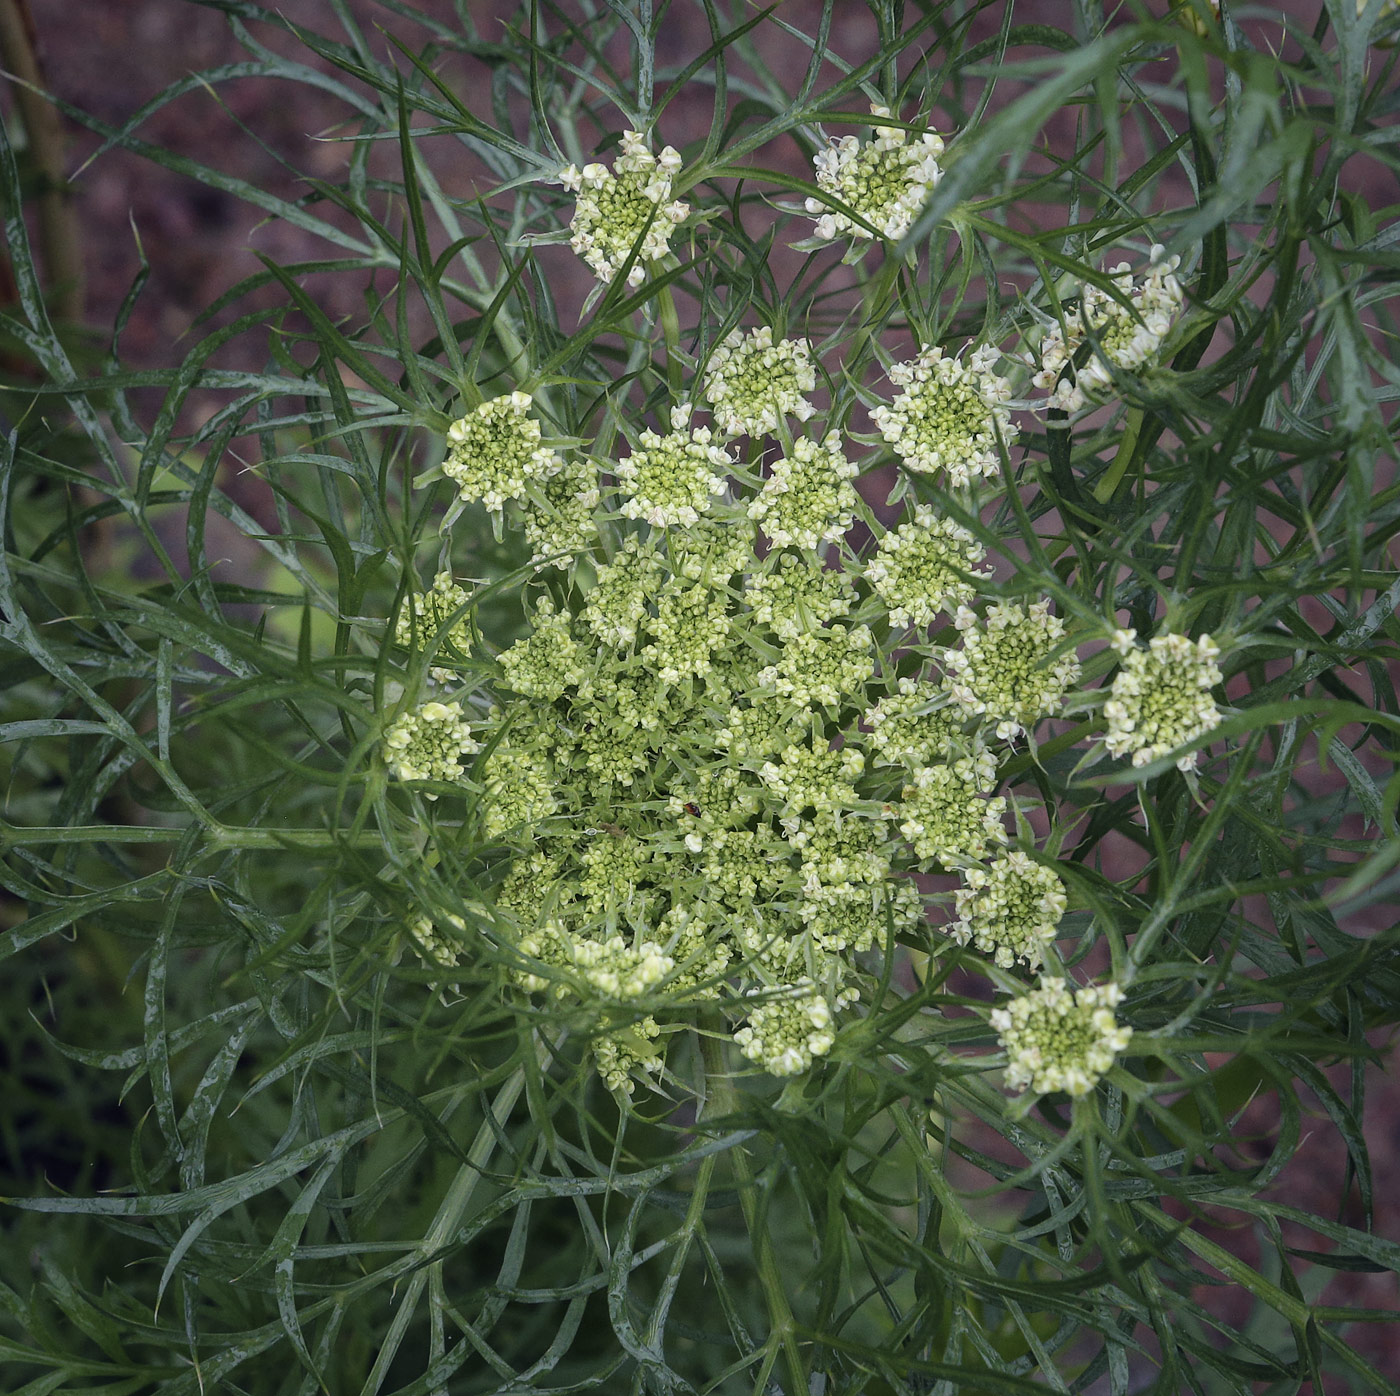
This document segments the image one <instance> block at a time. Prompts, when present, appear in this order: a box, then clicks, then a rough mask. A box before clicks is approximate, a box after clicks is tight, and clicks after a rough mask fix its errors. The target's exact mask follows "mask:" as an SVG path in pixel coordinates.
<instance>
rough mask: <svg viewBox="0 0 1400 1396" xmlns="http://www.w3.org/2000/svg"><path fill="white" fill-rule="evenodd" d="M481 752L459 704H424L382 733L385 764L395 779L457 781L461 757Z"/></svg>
mask: <svg viewBox="0 0 1400 1396" xmlns="http://www.w3.org/2000/svg"><path fill="white" fill-rule="evenodd" d="M480 750H481V744H480V743H479V742H477V741H476V740H474V739H473V737H472V734H471V726H470V724H469V723H468V722H467V720H466V718H464V717H463V716H462V705H461V704H460V703H438V702H430V703H424V704H423V705H422V706H421V707H418V708H415V709H414V710H413V711H412V712H410V713H405V714H404V715H403V716H402V717H401V718H399V719H398V721H396V722H394V723H392V724H391V725H390V726H389V728H388V730H387V731H386V732H385V733H384V761H385V764H386V765H387V766H388V768H389V773H390V775H392V776H394V777H395V778H396V779H398V780H448V781H452V780H457V779H458V778H459V777H460V776H461V774H462V772H463V770H464V769H465V768H464V766H463V764H462V757H464V756H470V755H473V754H474V753H476V752H478V751H480ZM429 798H430V799H432V798H435V797H433V796H429Z"/></svg>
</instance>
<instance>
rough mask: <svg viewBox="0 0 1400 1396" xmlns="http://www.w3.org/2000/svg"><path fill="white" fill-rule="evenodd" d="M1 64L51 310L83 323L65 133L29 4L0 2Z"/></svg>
mask: <svg viewBox="0 0 1400 1396" xmlns="http://www.w3.org/2000/svg"><path fill="white" fill-rule="evenodd" d="M0 59H3V61H4V65H5V68H6V70H7V71H8V72H9V73H10V74H12V77H11V86H12V88H13V91H14V100H15V106H16V107H17V108H18V109H19V115H20V119H21V120H22V122H23V123H24V134H25V137H26V138H27V140H28V142H29V151H30V155H31V157H32V159H33V162H34V167H35V169H36V171H37V173H38V176H39V191H38V193H37V194H36V196H35V199H34V206H35V209H36V211H37V214H38V222H39V246H40V247H41V248H42V249H43V255H44V271H45V272H46V273H47V276H48V282H49V290H50V292H51V293H52V298H53V299H52V304H53V308H54V311H55V314H56V317H57V318H58V319H59V320H64V321H67V322H68V323H70V324H77V323H78V322H79V321H80V320H81V319H82V318H83V253H82V244H81V241H80V239H79V237H78V220H77V217H76V216H75V214H74V212H73V200H72V191H71V190H70V189H69V187H68V179H67V176H66V174H65V172H64V151H63V127H62V125H61V124H60V121H59V115H58V111H57V109H56V108H55V107H54V106H53V104H52V103H51V102H50V101H49V100H48V98H47V97H45V96H44V91H43V88H44V80H43V74H42V73H41V72H40V70H39V59H38V56H37V54H36V53H35V46H34V18H33V16H32V15H31V14H30V12H29V5H28V0H0Z"/></svg>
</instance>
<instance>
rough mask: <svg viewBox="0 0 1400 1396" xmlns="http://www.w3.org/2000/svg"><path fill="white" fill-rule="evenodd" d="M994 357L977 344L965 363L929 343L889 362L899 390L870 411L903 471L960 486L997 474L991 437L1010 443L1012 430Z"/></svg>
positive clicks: (1006, 385)
mask: <svg viewBox="0 0 1400 1396" xmlns="http://www.w3.org/2000/svg"><path fill="white" fill-rule="evenodd" d="M999 357H1000V354H999V353H998V351H997V350H995V349H992V348H990V347H987V346H984V347H983V348H981V349H976V350H974V351H973V352H972V353H971V354H970V355H969V356H968V359H967V361H966V362H964V361H963V359H962V357H961V356H960V355H954V356H952V357H951V358H950V357H948V356H946V355H945V354H944V353H943V350H942V349H941V348H939V346H938V345H936V344H934V345H930V346H929V347H928V348H926V349H924V350H922V351H921V352H920V353H919V355H918V357H916V358H913V359H910V360H909V361H908V362H907V363H900V364H894V365H892V366H891V368H890V371H889V378H890V382H891V383H894V384H895V385H896V386H897V387H898V388H899V389H900V392H899V393H898V394H897V395H896V396H895V398H894V400H893V401H892V402H890V403H888V404H884V405H881V406H879V407H876V408H875V409H874V410H873V411H872V412H871V414H870V416H871V418H872V420H873V421H874V423H875V425H876V426H877V427H879V429H880V435H881V436H883V437H884V438H885V440H886V441H887V442H889V444H890V445H891V446H892V447H893V448H894V452H895V454H896V455H897V456H899V458H900V459H901V460H902V461H903V462H904V464H905V466H906V468H908V469H909V470H912V471H914V472H915V474H918V475H933V474H936V473H937V472H939V471H944V472H945V473H946V474H947V476H948V481H949V483H950V484H952V485H955V486H960V487H961V486H966V485H968V484H970V483H971V482H972V480H973V479H975V478H979V477H980V478H984V479H992V478H995V477H996V476H997V475H999V474H1000V473H1001V451H1000V447H999V446H998V437H1000V440H1001V443H1002V444H1003V445H1005V446H1009V445H1010V444H1011V441H1012V438H1013V437H1014V435H1015V433H1014V431H1013V430H1012V427H1011V413H1010V411H1009V410H1008V409H1007V407H1006V406H1005V404H1006V402H1007V401H1008V400H1009V399H1010V397H1011V384H1010V382H1009V381H1008V380H1007V379H1005V378H1002V377H1001V376H1000V375H998V374H996V373H994V372H993V371H992V365H993V364H994V363H996V361H997V359H998V358H999Z"/></svg>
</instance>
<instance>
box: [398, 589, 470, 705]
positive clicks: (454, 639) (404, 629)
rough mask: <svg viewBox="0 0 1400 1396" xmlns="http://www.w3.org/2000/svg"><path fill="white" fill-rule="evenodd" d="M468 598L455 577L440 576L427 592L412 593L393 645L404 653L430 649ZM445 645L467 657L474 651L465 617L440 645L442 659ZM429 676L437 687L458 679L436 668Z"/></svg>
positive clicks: (402, 614)
mask: <svg viewBox="0 0 1400 1396" xmlns="http://www.w3.org/2000/svg"><path fill="white" fill-rule="evenodd" d="M468 600H469V594H468V592H467V590H466V588H465V587H461V586H458V585H457V583H456V582H454V581H453V580H452V573H450V572H439V573H438V574H437V576H436V577H435V578H434V579H433V584H432V586H431V587H430V588H429V589H428V590H427V591H415V592H410V593H409V596H408V600H407V601H406V602H405V603H404V606H403V609H402V610H401V611H400V612H399V616H398V620H397V621H396V622H395V624H394V643H395V644H397V645H403V646H404V648H405V649H412V648H413V647H415V646H417V647H418V648H420V649H422V648H425V647H426V646H428V645H429V644H430V643H431V642H432V640H433V637H434V635H435V634H436V633H437V631H438V629H439V628H440V627H441V626H442V624H443V622H444V621H446V619H447V618H448V616H450V615H451V614H452V613H453V612H454V611H456V610H458V609H459V608H460V607H462V606H465V605H466V603H467V601H468ZM442 645H447V646H449V647H450V648H451V649H454V650H456V652H457V654H458V655H459V656H462V657H465V656H466V654H467V651H468V650H469V649H470V648H471V632H470V630H469V629H468V627H467V622H466V619H465V617H464V618H462V619H460V620H458V621H457V622H456V624H455V625H453V626H452V628H451V629H450V630H448V631H447V633H446V634H445V635H444V636H442V637H441V639H440V641H439V650H438V654H439V656H440V657H441V654H442V649H441V646H442ZM429 673H430V674H431V676H432V677H433V679H434V680H435V681H437V682H438V683H448V682H450V681H451V680H452V679H453V678H454V677H455V675H454V674H453V671H452V670H451V669H448V668H446V667H444V666H441V665H434V666H433V667H432V669H430V670H429Z"/></svg>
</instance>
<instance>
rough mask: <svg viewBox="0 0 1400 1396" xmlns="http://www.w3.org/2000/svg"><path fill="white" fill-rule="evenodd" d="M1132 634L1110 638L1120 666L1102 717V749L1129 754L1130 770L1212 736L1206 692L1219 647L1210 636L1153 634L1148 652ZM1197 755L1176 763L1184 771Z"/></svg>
mask: <svg viewBox="0 0 1400 1396" xmlns="http://www.w3.org/2000/svg"><path fill="white" fill-rule="evenodd" d="M1136 638H1137V632H1136V631H1134V630H1119V631H1116V632H1115V633H1114V636H1113V647H1114V649H1116V650H1117V651H1118V653H1119V654H1120V655H1121V656H1122V661H1123V662H1122V667H1121V668H1120V669H1119V670H1118V673H1117V676H1116V677H1115V678H1114V680H1113V688H1112V691H1111V696H1110V697H1109V700H1108V702H1106V703H1105V704H1104V708H1103V712H1104V717H1105V718H1106V719H1107V720H1108V735H1107V737H1106V738H1105V739H1104V745H1105V746H1106V747H1107V748H1108V750H1109V752H1110V753H1111V754H1112V755H1114V756H1123V755H1125V754H1126V753H1128V752H1132V754H1133V765H1134V766H1145V765H1147V763H1148V762H1149V761H1155V760H1157V758H1158V757H1159V756H1166V755H1167V754H1168V753H1169V752H1172V751H1176V750H1177V749H1178V748H1179V747H1183V746H1186V745H1187V743H1189V742H1193V741H1195V740H1196V738H1197V737H1201V736H1204V735H1205V734H1206V733H1207V732H1210V731H1212V730H1213V729H1214V728H1215V727H1216V726H1218V725H1219V722H1220V709H1219V708H1217V707H1216V705H1215V699H1214V698H1212V697H1211V695H1210V690H1211V689H1212V688H1214V687H1215V685H1216V684H1218V683H1219V682H1220V681H1221V679H1222V677H1223V675H1222V674H1221V672H1220V666H1219V665H1218V664H1216V662H1215V661H1216V659H1217V658H1218V657H1219V654H1220V648H1219V646H1218V645H1217V644H1216V643H1215V641H1214V640H1212V639H1211V637H1210V636H1209V635H1202V636H1201V637H1200V638H1199V639H1197V640H1194V641H1193V640H1190V639H1188V638H1187V637H1186V636H1185V635H1170V634H1168V635H1154V636H1153V637H1152V639H1151V640H1150V641H1149V642H1148V646H1147V648H1146V649H1145V650H1144V649H1140V648H1139V647H1138V646H1137V645H1136V644H1135V643H1134V641H1135V639H1136ZM1196 756H1197V753H1196V752H1194V751H1190V752H1187V753H1186V755H1185V756H1183V757H1181V758H1180V760H1178V761H1177V763H1176V764H1177V766H1178V767H1179V768H1180V769H1181V770H1183V771H1189V770H1191V768H1192V767H1193V766H1195V764H1196Z"/></svg>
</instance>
